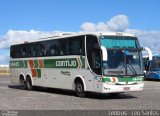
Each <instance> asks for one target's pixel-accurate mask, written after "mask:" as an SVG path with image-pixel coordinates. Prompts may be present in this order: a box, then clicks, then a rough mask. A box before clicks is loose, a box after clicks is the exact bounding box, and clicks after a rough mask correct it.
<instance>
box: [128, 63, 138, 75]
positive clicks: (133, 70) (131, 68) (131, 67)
mask: <svg viewBox="0 0 160 116" xmlns="http://www.w3.org/2000/svg"><path fill="white" fill-rule="evenodd" d="M128 64H129V66H130V67H129V66H128V68H129V69H130V71H131V72H132V73H133V74H134V75H137V72H136V70H135V68H134V67H133V65H132V64H131V63H128Z"/></svg>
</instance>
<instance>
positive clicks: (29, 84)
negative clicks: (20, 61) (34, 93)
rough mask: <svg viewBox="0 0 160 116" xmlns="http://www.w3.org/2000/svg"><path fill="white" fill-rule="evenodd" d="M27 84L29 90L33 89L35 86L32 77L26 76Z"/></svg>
mask: <svg viewBox="0 0 160 116" xmlns="http://www.w3.org/2000/svg"><path fill="white" fill-rule="evenodd" d="M26 86H27V90H32V89H33V87H32V81H31V78H30V77H27V78H26Z"/></svg>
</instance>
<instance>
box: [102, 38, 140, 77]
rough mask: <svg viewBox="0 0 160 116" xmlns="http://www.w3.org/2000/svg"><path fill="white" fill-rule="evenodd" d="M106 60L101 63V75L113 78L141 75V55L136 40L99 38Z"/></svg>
mask: <svg viewBox="0 0 160 116" xmlns="http://www.w3.org/2000/svg"><path fill="white" fill-rule="evenodd" d="M100 43H101V45H102V46H104V47H105V48H106V50H107V56H108V60H107V61H103V74H104V75H106V76H108V75H115V76H118V75H119V76H122V75H123V76H129V75H135V76H137V75H142V73H143V68H142V60H141V59H142V58H141V57H142V55H141V50H140V49H139V44H138V42H137V39H136V38H130V37H101V39H100Z"/></svg>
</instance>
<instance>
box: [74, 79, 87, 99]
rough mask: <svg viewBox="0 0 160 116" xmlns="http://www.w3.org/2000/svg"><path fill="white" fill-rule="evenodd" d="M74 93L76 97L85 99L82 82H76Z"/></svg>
mask: <svg viewBox="0 0 160 116" xmlns="http://www.w3.org/2000/svg"><path fill="white" fill-rule="evenodd" d="M75 91H76V95H77V96H78V97H85V91H84V86H83V83H82V82H76V88H75Z"/></svg>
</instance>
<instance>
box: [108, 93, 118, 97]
mask: <svg viewBox="0 0 160 116" xmlns="http://www.w3.org/2000/svg"><path fill="white" fill-rule="evenodd" d="M108 94H109V96H110V97H117V96H118V95H119V93H108Z"/></svg>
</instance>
